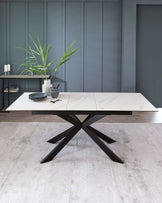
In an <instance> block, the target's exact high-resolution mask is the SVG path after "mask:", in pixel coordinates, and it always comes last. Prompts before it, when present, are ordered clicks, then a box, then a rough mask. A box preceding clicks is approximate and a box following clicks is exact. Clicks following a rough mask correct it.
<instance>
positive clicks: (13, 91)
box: [4, 87, 19, 93]
mask: <svg viewBox="0 0 162 203" xmlns="http://www.w3.org/2000/svg"><path fill="white" fill-rule="evenodd" d="M4 92H5V93H8V88H6V89H5V90H4ZM9 92H10V93H17V92H19V88H18V87H17V88H15V89H12V88H11V89H9Z"/></svg>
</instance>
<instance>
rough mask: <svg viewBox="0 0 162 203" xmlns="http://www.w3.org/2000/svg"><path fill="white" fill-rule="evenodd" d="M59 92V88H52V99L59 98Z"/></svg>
mask: <svg viewBox="0 0 162 203" xmlns="http://www.w3.org/2000/svg"><path fill="white" fill-rule="evenodd" d="M59 92H60V91H59V89H58V88H54V87H51V88H50V93H51V97H52V98H57V97H58V96H59Z"/></svg>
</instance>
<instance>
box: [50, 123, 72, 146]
mask: <svg viewBox="0 0 162 203" xmlns="http://www.w3.org/2000/svg"><path fill="white" fill-rule="evenodd" d="M73 129H74V126H73V127H71V128H69V129H67V130H65V131H64V132H62V133H60V134H59V135H57V136H55V137H53V138H51V139H50V140H48V141H47V142H49V143H51V144H55V143H56V142H58V141H59V140H61V139H63V138H64V137H66V135H68V134H69V133H70V132H71V131H72V130H73Z"/></svg>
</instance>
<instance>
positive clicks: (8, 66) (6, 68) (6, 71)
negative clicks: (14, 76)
mask: <svg viewBox="0 0 162 203" xmlns="http://www.w3.org/2000/svg"><path fill="white" fill-rule="evenodd" d="M10 71H11V65H10V64H8V65H6V64H5V65H4V74H5V75H10Z"/></svg>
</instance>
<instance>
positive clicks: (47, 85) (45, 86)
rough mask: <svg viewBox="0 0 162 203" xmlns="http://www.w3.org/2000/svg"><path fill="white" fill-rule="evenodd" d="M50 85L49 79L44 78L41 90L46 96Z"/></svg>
mask: <svg viewBox="0 0 162 203" xmlns="http://www.w3.org/2000/svg"><path fill="white" fill-rule="evenodd" d="M50 87H52V84H51V80H50V79H48V80H44V84H42V92H43V93H46V94H47V96H50V95H51V93H50Z"/></svg>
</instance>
